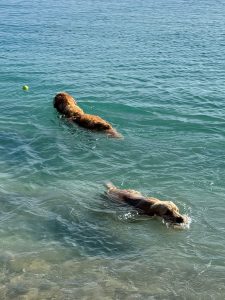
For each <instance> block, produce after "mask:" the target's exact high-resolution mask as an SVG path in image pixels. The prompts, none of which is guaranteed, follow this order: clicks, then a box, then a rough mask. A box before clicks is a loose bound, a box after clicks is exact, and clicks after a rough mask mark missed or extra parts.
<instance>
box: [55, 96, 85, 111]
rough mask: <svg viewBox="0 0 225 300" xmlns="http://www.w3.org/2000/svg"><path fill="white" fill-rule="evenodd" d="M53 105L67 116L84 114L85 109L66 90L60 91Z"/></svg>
mask: <svg viewBox="0 0 225 300" xmlns="http://www.w3.org/2000/svg"><path fill="white" fill-rule="evenodd" d="M53 106H54V107H55V108H56V109H57V111H58V112H59V113H61V114H63V115H65V116H66V117H74V116H80V115H83V114H84V112H83V110H82V109H81V108H80V107H79V106H78V105H77V102H76V100H75V99H74V98H73V97H72V96H70V95H69V94H67V93H65V92H61V93H58V94H57V95H56V96H55V98H54V100H53Z"/></svg>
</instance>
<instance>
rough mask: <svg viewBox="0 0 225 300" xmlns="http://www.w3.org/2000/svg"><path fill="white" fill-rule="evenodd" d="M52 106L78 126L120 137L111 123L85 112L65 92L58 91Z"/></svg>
mask: <svg viewBox="0 0 225 300" xmlns="http://www.w3.org/2000/svg"><path fill="white" fill-rule="evenodd" d="M53 105H54V107H55V108H56V109H57V111H58V112H59V113H60V114H62V115H63V116H64V117H65V118H67V119H69V120H71V121H73V122H75V123H77V124H78V125H79V126H82V127H84V128H88V129H91V130H95V131H102V132H105V133H106V134H107V135H109V136H111V137H116V138H121V137H122V135H120V134H119V133H118V132H117V131H116V130H115V129H114V128H113V127H112V125H111V124H109V123H108V122H106V121H105V120H103V119H102V118H100V117H99V116H95V115H89V114H86V113H85V112H84V111H83V110H82V109H81V108H80V107H79V106H78V105H77V102H76V101H75V99H74V98H73V97H72V96H70V95H69V94H67V93H65V92H61V93H58V94H57V95H56V96H55V98H54V101H53Z"/></svg>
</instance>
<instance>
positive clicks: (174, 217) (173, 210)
mask: <svg viewBox="0 0 225 300" xmlns="http://www.w3.org/2000/svg"><path fill="white" fill-rule="evenodd" d="M106 187H107V192H106V194H107V196H108V197H110V198H112V199H114V200H117V201H120V202H124V203H127V204H129V205H131V206H133V207H134V208H135V209H138V210H139V212H140V213H143V214H146V215H149V216H159V217H161V218H163V219H164V220H165V221H167V222H170V223H177V224H181V223H183V224H184V223H186V222H187V217H186V216H185V215H182V214H180V212H179V209H178V207H177V206H176V205H175V204H174V203H173V202H172V201H162V200H159V199H157V198H153V197H144V196H143V195H142V194H141V193H140V192H137V191H135V190H121V189H118V188H117V187H115V186H114V185H113V184H112V183H107V184H106Z"/></svg>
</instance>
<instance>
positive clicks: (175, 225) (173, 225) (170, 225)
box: [162, 216, 192, 230]
mask: <svg viewBox="0 0 225 300" xmlns="http://www.w3.org/2000/svg"><path fill="white" fill-rule="evenodd" d="M185 217H186V222H185V223H181V224H178V223H170V222H166V221H165V220H164V219H162V222H163V224H166V227H167V228H173V229H180V230H183V229H189V228H190V225H191V221H192V219H191V217H189V216H185Z"/></svg>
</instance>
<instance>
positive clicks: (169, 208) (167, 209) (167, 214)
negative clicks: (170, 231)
mask: <svg viewBox="0 0 225 300" xmlns="http://www.w3.org/2000/svg"><path fill="white" fill-rule="evenodd" d="M151 209H152V210H153V212H154V214H155V215H157V216H159V217H161V218H163V219H164V220H165V221H166V222H169V223H173V224H184V223H186V221H187V220H186V216H183V215H181V214H180V213H179V209H178V207H177V206H176V205H175V204H174V203H173V202H171V201H159V202H157V203H155V204H153V205H152V207H151Z"/></svg>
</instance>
